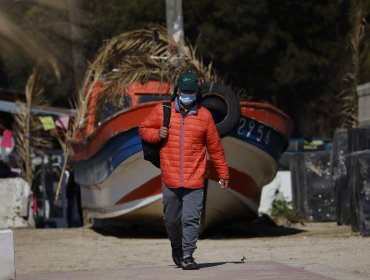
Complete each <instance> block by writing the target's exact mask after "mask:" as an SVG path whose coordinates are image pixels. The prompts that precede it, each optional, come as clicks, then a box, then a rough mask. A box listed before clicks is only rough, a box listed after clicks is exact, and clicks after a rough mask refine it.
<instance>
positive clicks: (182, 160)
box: [180, 115, 185, 188]
mask: <svg viewBox="0 0 370 280" xmlns="http://www.w3.org/2000/svg"><path fill="white" fill-rule="evenodd" d="M184 124H185V115H182V122H181V133H180V187H182V188H183V187H184Z"/></svg>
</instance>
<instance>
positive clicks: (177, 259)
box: [172, 248, 182, 267]
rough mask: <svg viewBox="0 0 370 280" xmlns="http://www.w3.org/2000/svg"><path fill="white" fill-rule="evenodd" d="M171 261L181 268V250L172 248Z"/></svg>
mask: <svg viewBox="0 0 370 280" xmlns="http://www.w3.org/2000/svg"><path fill="white" fill-rule="evenodd" d="M172 259H173V262H174V263H175V264H176V265H177V266H178V267H181V262H182V249H181V248H178V249H175V248H172Z"/></svg>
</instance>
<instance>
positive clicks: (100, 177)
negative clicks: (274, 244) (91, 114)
mask: <svg viewBox="0 0 370 280" xmlns="http://www.w3.org/2000/svg"><path fill="white" fill-rule="evenodd" d="M248 106H249V104H244V106H243V104H242V107H241V112H242V115H241V117H240V120H239V123H238V124H237V125H236V126H235V127H234V128H233V129H232V130H231V131H230V132H229V133H228V134H227V135H226V136H225V137H223V138H222V144H223V147H224V150H225V156H226V160H227V162H228V165H229V168H230V184H229V188H228V189H225V190H223V189H221V188H220V185H219V183H218V179H219V178H218V177H217V173H216V171H215V170H214V168H213V165H212V164H211V163H210V162H209V164H208V170H207V178H206V180H205V199H204V208H203V213H202V219H201V231H205V230H207V229H210V228H212V227H216V226H218V225H222V224H226V223H232V222H235V221H238V220H251V219H254V218H256V217H257V211H258V207H259V201H260V196H261V191H262V187H263V186H264V185H266V184H268V183H269V182H270V181H272V180H273V178H274V177H275V175H276V173H277V168H278V165H277V162H278V159H279V157H280V155H281V153H282V152H283V150H284V145H286V142H287V138H286V135H284V134H285V133H286V129H285V130H284V126H281V125H280V126H279V125H278V124H277V122H276V118H272V117H271V115H272V113H270V114H265V115H263V116H261V115H260V113H261V112H260V110H264V111H265V112H266V111H267V109H268V108H267V109H266V107H263V108H257V109H256V108H254V109H253V110H250V107H248ZM270 109H271V108H270ZM256 113H257V114H256ZM273 113H274V114H275V113H276V112H275V111H274V112H273ZM122 118H123V117H122V116H118V117H116V119H119V120H120V121H122ZM272 122H275V125H276V126H277V127H272V125H271V123H272ZM107 123H109V124H110V125H111V126H114V127H117V125H118V124H116V123H115V122H114V121H113V122H109V121H108V122H107ZM282 124H284V122H283V121H282ZM102 129H104V128H102ZM113 135H114V136H113V137H111V138H110V139H108V138H107V140H106V141H105V143H104V145H101V148H100V149H99V150H98V151H94V153H90V156H89V157H87V158H86V157H80V159H79V160H75V161H74V168H75V180H76V182H77V183H79V184H80V186H81V200H82V208H83V212H84V217H85V219H102V220H115V221H117V220H118V221H121V222H123V223H126V224H130V223H133V224H141V225H146V224H148V225H149V224H150V225H153V224H154V225H157V226H159V227H163V222H162V219H163V210H162V185H161V177H160V170H159V169H158V168H156V167H154V166H153V165H152V164H151V163H150V162H148V161H146V160H144V158H143V155H142V146H141V138H140V136H139V134H138V130H137V127H132V128H131V129H127V128H125V129H122V130H121V132H120V133H115V134H113ZM82 143H83V142H80V143H79V145H82ZM90 144H91V145H95V146H96V145H97V144H96V143H94V139H91V142H90ZM87 145H88V144H87ZM87 150H89V149H87ZM90 150H91V149H90Z"/></svg>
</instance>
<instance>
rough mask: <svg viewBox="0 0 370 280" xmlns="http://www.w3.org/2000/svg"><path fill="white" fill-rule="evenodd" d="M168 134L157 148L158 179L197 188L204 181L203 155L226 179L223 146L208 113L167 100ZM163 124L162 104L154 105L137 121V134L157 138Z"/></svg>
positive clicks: (204, 161) (219, 174)
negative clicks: (159, 170)
mask: <svg viewBox="0 0 370 280" xmlns="http://www.w3.org/2000/svg"><path fill="white" fill-rule="evenodd" d="M171 107H172V109H171V120H170V127H169V129H168V137H167V138H166V139H165V142H164V144H163V147H162V149H161V152H160V158H161V171H162V172H161V173H162V182H163V184H165V185H166V186H167V187H170V188H178V187H185V188H191V189H195V188H201V187H203V185H204V179H205V173H206V167H207V157H206V148H207V151H208V154H209V157H210V159H211V160H212V162H213V164H214V167H215V169H216V171H217V174H218V176H219V178H220V179H225V180H226V179H229V168H228V166H227V164H226V160H225V155H224V149H223V147H222V144H221V140H220V137H219V135H218V133H217V130H216V126H215V123H214V121H213V118H212V115H211V113H210V112H209V111H208V110H207V109H206V108H203V107H197V106H194V107H193V108H192V109H191V110H190V111H189V112H188V113H187V114H183V112H180V110H179V104H178V99H176V100H175V101H174V102H172V103H171ZM162 125H163V105H162V103H160V104H158V105H156V106H155V107H154V108H153V110H152V112H151V113H150V115H149V116H148V117H147V118H146V119H145V120H144V121H143V122H142V123H141V124H140V126H139V134H140V136H141V137H142V138H143V139H144V140H145V141H147V142H152V143H156V142H159V141H160V138H159V135H158V132H159V128H160V127H161V126H162Z"/></svg>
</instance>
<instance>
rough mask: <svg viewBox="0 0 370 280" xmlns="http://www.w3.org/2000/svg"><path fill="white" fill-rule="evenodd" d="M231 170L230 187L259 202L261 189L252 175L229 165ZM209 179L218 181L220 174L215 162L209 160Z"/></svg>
mask: <svg viewBox="0 0 370 280" xmlns="http://www.w3.org/2000/svg"><path fill="white" fill-rule="evenodd" d="M229 170H230V182H229V188H230V189H233V190H234V191H237V192H238V193H241V194H242V195H244V196H246V197H248V198H249V199H251V200H252V201H253V202H255V203H257V204H259V202H260V198H261V189H260V188H259V187H258V186H257V184H256V183H255V182H254V181H253V179H252V178H251V177H249V176H248V175H247V174H245V173H242V172H240V171H238V170H236V169H234V168H232V167H229ZM208 172H209V173H208V179H209V180H213V181H218V179H219V178H218V176H217V172H216V169H215V168H214V167H213V164H212V163H211V162H210V161H208Z"/></svg>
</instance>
